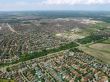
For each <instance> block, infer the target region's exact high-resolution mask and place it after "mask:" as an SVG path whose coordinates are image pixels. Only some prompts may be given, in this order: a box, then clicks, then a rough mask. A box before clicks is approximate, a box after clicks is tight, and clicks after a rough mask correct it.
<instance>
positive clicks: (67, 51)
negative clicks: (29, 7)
mask: <svg viewBox="0 0 110 82" xmlns="http://www.w3.org/2000/svg"><path fill="white" fill-rule="evenodd" d="M65 12H66V11H65ZM65 12H63V13H62V12H61V13H60V12H55V13H54V14H51V13H52V11H50V12H49V11H48V12H36V11H35V12H34V11H33V12H7V13H6V12H0V82H109V81H110V17H106V16H108V14H110V12H109V13H103V12H93V14H90V12H83V14H82V13H80V12H75V11H74V12H75V13H74V12H73V11H71V13H65ZM42 13H43V14H42ZM48 13H50V14H51V15H50V14H48ZM59 13H60V14H63V15H62V16H60V15H58V14H59ZM97 13H98V15H97Z"/></svg>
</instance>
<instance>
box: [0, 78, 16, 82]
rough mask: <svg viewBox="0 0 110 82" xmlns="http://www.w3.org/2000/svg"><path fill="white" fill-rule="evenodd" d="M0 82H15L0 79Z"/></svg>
mask: <svg viewBox="0 0 110 82" xmlns="http://www.w3.org/2000/svg"><path fill="white" fill-rule="evenodd" d="M0 82H15V81H14V80H7V79H0Z"/></svg>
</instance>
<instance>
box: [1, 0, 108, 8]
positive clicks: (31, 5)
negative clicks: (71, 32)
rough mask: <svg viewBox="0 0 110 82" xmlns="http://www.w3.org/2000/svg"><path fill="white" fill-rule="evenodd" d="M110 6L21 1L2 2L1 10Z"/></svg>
mask: <svg viewBox="0 0 110 82" xmlns="http://www.w3.org/2000/svg"><path fill="white" fill-rule="evenodd" d="M82 5H83V6H84V7H85V8H86V6H94V5H95V6H94V7H96V5H101V7H100V8H102V5H103V6H106V5H110V0H32V1H28V0H27V1H26V0H22V1H21V0H19V1H17V0H16V1H13V2H4V3H3V2H0V10H40V9H41V10H42V9H44V10H46V9H65V8H66V9H69V8H71V9H75V8H76V9H78V8H79V9H82V7H81V6H82ZM106 8H107V7H106Z"/></svg>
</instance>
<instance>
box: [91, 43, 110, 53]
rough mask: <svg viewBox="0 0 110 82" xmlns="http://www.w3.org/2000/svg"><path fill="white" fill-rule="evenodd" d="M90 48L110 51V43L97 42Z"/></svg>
mask: <svg viewBox="0 0 110 82" xmlns="http://www.w3.org/2000/svg"><path fill="white" fill-rule="evenodd" d="M89 47H90V48H93V49H96V50H99V51H102V52H107V53H110V44H104V43H96V44H93V45H90V46H89Z"/></svg>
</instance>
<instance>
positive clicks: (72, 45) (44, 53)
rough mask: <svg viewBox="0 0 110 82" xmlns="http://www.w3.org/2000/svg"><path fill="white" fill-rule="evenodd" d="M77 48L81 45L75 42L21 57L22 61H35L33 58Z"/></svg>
mask: <svg viewBox="0 0 110 82" xmlns="http://www.w3.org/2000/svg"><path fill="white" fill-rule="evenodd" d="M77 46H79V45H78V44H76V43H75V42H71V43H68V44H62V45H61V46H60V47H58V48H53V49H48V50H46V49H44V50H41V51H37V52H33V53H24V54H22V55H21V57H20V61H26V60H30V59H33V58H38V57H42V56H45V55H47V54H51V53H55V52H59V51H62V50H66V49H71V48H74V47H77Z"/></svg>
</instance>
